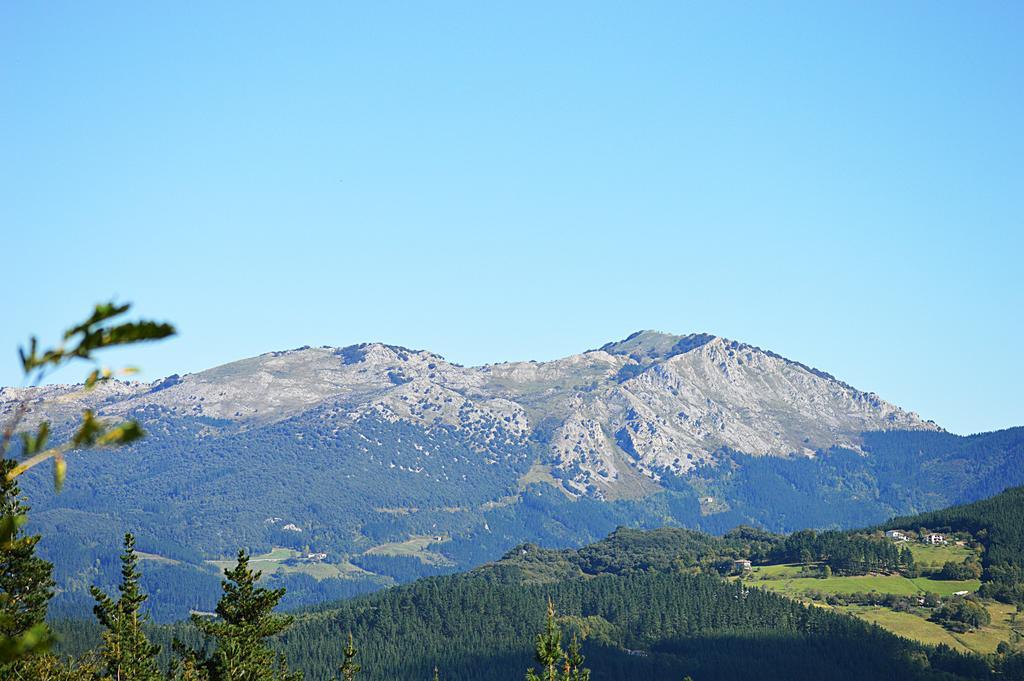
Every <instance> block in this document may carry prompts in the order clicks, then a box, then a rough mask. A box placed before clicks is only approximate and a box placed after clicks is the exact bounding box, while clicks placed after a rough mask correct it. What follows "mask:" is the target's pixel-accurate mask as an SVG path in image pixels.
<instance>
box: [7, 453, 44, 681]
mask: <svg viewBox="0 0 1024 681" xmlns="http://www.w3.org/2000/svg"><path fill="white" fill-rule="evenodd" d="M16 466H17V462H16V461H13V460H11V459H6V458H0V519H2V521H3V526H4V528H5V531H4V533H3V535H4V536H2V537H0V642H3V643H4V644H5V645H3V646H0V672H5V670H6V671H7V672H9V671H10V668H9V667H5V666H4V663H5V662H6V661H9V660H13V659H16V658H18V657H22V654H23V653H24V652H25V651H27V650H32V649H38V648H39V647H41V644H43V643H44V642H45V641H47V640H48V639H49V638H50V634H49V629H48V627H47V626H46V608H47V605H48V604H49V602H50V598H51V597H52V596H53V587H54V581H53V577H52V573H53V565H52V564H50V563H49V562H47V561H45V560H43V559H42V558H39V557H37V556H36V544H38V543H39V539H40V536H39V535H32V536H26V535H23V534H22V532H21V530H20V529H19V528H20V526H21V525H22V524H23V523H24V522H25V518H26V517H27V514H28V511H29V506H28V505H27V504H26V503H25V502H24V499H23V498H22V496H21V489H20V488H19V486H18V479H17V478H16V477H14V478H9V477H8V473H10V472H11V471H12V470H13V469H14V468H15V467H16Z"/></svg>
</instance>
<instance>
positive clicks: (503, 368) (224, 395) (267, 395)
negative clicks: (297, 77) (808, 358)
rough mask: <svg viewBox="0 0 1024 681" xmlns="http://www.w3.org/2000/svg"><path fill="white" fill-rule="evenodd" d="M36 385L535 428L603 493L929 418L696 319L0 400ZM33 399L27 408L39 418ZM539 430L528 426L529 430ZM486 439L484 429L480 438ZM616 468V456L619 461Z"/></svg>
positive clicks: (571, 488) (58, 405)
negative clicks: (484, 349)
mask: <svg viewBox="0 0 1024 681" xmlns="http://www.w3.org/2000/svg"><path fill="white" fill-rule="evenodd" d="M23 396H28V397H30V398H31V399H32V400H33V401H36V400H40V399H41V400H50V404H48V405H47V411H46V416H47V417H49V418H54V419H55V420H57V421H59V420H61V418H62V417H63V418H71V417H72V416H74V415H75V414H76V413H77V411H78V410H80V409H82V408H86V407H89V408H94V409H96V411H97V412H98V413H99V414H101V415H107V416H121V415H125V414H129V413H131V412H133V411H135V410H139V409H143V408H147V407H157V408H162V409H165V410H168V411H169V412H170V413H171V414H174V415H175V416H179V417H180V416H193V417H205V418H210V419H215V420H217V421H219V422H221V423H219V427H221V428H225V429H227V430H230V429H232V428H233V427H234V428H247V427H251V426H253V425H254V424H255V425H263V424H269V423H275V422H280V421H282V420H284V419H287V418H289V417H292V416H295V415H297V414H300V413H303V412H305V411H309V410H312V409H315V408H319V407H323V406H324V405H325V404H327V403H328V402H330V403H334V404H336V406H337V407H338V409H339V412H337V413H335V414H333V416H337V415H338V413H340V411H341V410H344V411H345V413H346V414H347V415H348V416H349V418H350V420H351V419H356V418H359V417H361V416H365V415H367V414H369V413H373V414H375V415H377V416H380V417H382V418H385V419H388V420H405V421H410V422H413V423H418V424H419V425H422V426H425V427H430V426H434V425H446V426H451V427H454V428H462V427H467V426H470V427H472V426H473V425H474V424H475V425H476V426H479V427H481V428H486V429H488V430H489V431H490V433H491V434H490V436H491V437H494V436H495V433H496V432H497V431H498V430H501V431H502V432H503V434H504V436H507V437H511V438H513V439H514V440H517V441H518V442H520V443H523V442H526V441H531V440H538V439H543V440H546V443H545V446H546V448H547V454H548V455H549V458H550V459H551V461H552V463H553V464H554V465H555V466H556V468H558V469H559V470H561V471H563V472H564V473H566V475H564V476H562V478H561V479H562V481H563V483H564V487H565V488H566V490H567V491H568V492H570V493H571V494H592V495H597V496H603V495H608V494H611V495H612V496H614V495H616V494H617V493H618V491H617V490H616V487H617V486H618V485H617V483H618V482H619V481H620V478H622V476H626V477H631V476H632V474H633V473H635V474H637V475H640V476H642V477H645V478H648V479H650V480H651V481H653V482H655V483H657V482H659V481H660V480H661V478H662V477H663V476H664V475H684V474H686V473H687V472H689V471H691V470H693V469H694V468H696V467H697V466H699V465H702V464H708V463H711V464H714V463H715V461H716V457H715V452H716V451H718V450H720V449H722V448H723V447H725V448H729V449H733V450H737V451H743V452H746V453H749V454H753V455H773V456H794V455H803V456H813V455H814V452H815V451H816V450H818V449H822V448H827V447H830V446H844V447H849V448H852V449H859V448H860V440H859V434H860V433H861V432H865V431H872V430H941V428H939V427H938V426H937V425H936V424H934V423H932V422H930V421H925V420H923V419H921V417H920V416H918V415H917V414H916V413H914V412H909V411H905V410H903V409H901V408H899V407H896V406H895V405H892V404H890V403H888V402H885V401H884V400H882V399H881V398H879V397H878V396H877V395H876V394H875V393H872V392H865V391H861V390H858V389H856V388H853V387H852V386H850V385H849V384H847V383H844V382H842V381H839V380H838V379H836V378H835V377H834V376H832V375H831V374H828V373H826V372H824V371H821V370H818V369H814V368H811V367H808V366H807V365H804V364H802V363H800V362H796V361H793V360H789V359H786V358H784V357H782V356H781V355H778V354H776V353H773V352H771V351H766V350H762V349H760V348H758V347H756V346H753V345H749V344H746V343H740V342H737V341H731V340H729V339H726V338H722V337H719V336H714V335H712V334H707V333H696V334H688V335H684V336H676V335H671V334H665V333H661V332H654V331H638V332H635V333H633V334H630V335H629V336H627V337H626V338H625V339H623V340H620V341H613V342H610V343H606V344H604V345H603V346H601V347H600V348H598V349H594V350H588V351H585V352H583V353H579V354H576V355H570V356H568V357H564V358H559V359H555V360H550V361H545V362H537V361H525V362H504V363H497V364H485V365H481V366H478V367H463V366H460V365H457V364H453V363H451V362H448V361H447V360H445V359H444V358H443V357H442V356H441V355H439V354H436V353H433V352H430V351H426V350H411V349H409V348H405V347H402V346H398V345H388V344H383V343H361V344H357V345H350V346H346V347H341V348H333V347H328V346H322V347H317V348H313V347H310V346H303V347H300V348H296V349H293V350H284V351H273V352H268V353H264V354H262V355H257V356H255V357H250V358H244V359H241V360H236V361H234V362H229V363H227V364H223V365H219V366H216V367H213V368H210V369H206V370H204V371H200V372H197V373H194V374H185V375H181V376H179V375H177V374H175V375H172V376H169V377H166V378H163V379H158V380H156V381H153V382H150V383H142V382H110V383H107V384H105V385H103V386H101V387H100V388H98V389H96V390H94V391H91V392H89V393H84V394H77V395H76V387H75V386H67V385H55V386H44V387H42V388H37V389H28V390H19V389H11V388H5V389H0V410H9V409H10V404H11V403H12V402H13V401H14V400H16V399H20V398H21V397H23ZM41 416H42V415H41V414H37V417H41ZM545 430H547V431H551V432H547V433H545V432H543V431H545ZM484 439H485V440H486V436H485V438H484ZM630 469H632V470H630Z"/></svg>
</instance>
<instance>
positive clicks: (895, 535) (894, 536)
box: [885, 530, 907, 541]
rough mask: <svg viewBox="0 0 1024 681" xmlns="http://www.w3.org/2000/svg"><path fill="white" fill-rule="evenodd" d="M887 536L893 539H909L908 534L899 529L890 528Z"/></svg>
mask: <svg viewBox="0 0 1024 681" xmlns="http://www.w3.org/2000/svg"><path fill="white" fill-rule="evenodd" d="M885 536H886V537H888V538H889V539H892V540H893V541H907V535H906V534H904V533H903V532H901V531H899V530H889V531H887V532H886V533H885Z"/></svg>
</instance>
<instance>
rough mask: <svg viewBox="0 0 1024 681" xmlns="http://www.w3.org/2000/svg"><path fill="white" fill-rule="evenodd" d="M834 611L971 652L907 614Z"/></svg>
mask: <svg viewBox="0 0 1024 681" xmlns="http://www.w3.org/2000/svg"><path fill="white" fill-rule="evenodd" d="M836 610H838V611H840V612H846V613H849V614H851V615H856V616H857V617H859V618H861V619H863V620H867V621H868V622H872V623H874V624H877V625H878V626H880V627H882V628H883V629H888V630H889V631H892V632H894V633H897V634H899V635H900V636H906V637H907V638H912V639H915V640H917V641H920V642H921V643H929V644H932V645H938V644H940V643H945V644H946V645H948V646H949V647H951V648H953V649H955V650H959V651H961V652H966V651H969V650H971V648H969V647H968V646H966V645H964V644H963V643H962V642H961V641H960V640H958V639H957V638H956V637H954V635H953V634H952V633H950V632H949V631H946V630H945V629H944V628H942V627H941V626H940V625H938V624H936V623H935V622H929V621H928V620H926V619H925V618H923V617H918V616H917V615H914V614H911V613H909V612H896V611H894V610H890V609H889V608H883V607H881V606H859V605H858V606H847V607H843V608H836ZM993 648H994V646H993Z"/></svg>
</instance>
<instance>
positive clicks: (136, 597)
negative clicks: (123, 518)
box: [89, 534, 163, 681]
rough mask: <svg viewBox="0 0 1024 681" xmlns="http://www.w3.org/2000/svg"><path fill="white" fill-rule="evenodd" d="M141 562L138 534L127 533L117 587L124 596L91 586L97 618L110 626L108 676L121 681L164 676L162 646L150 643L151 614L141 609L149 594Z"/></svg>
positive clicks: (106, 649) (105, 650)
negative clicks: (148, 624) (159, 659)
mask: <svg viewBox="0 0 1024 681" xmlns="http://www.w3.org/2000/svg"><path fill="white" fill-rule="evenodd" d="M138 563H139V559H138V556H137V555H136V554H135V537H133V536H132V535H131V534H126V535H125V536H124V553H122V554H121V585H120V586H118V588H117V590H118V593H119V594H120V597H119V598H118V599H117V600H116V601H115V600H114V599H112V598H111V597H110V596H108V595H107V594H105V593H103V591H101V590H100V589H98V588H97V587H95V586H94V587H92V588H91V589H90V590H89V591H90V592H91V593H92V596H93V598H95V599H96V606H95V607H94V608H93V612H95V613H96V619H98V620H99V622H100V624H102V625H103V627H104V628H105V629H106V631H105V632H103V646H102V649H101V651H100V655H101V656H102V658H103V662H104V664H105V666H106V674H105V676H107V677H109V678H111V679H116V680H117V681H129V680H130V681H157V680H159V679H161V678H163V677H162V676H161V674H160V671H159V667H158V666H157V660H156V658H157V655H158V654H159V653H160V646H158V645H154V644H152V643H150V642H149V639H148V638H147V637H146V634H145V632H144V631H143V630H142V626H143V624H145V623H146V622H147V621H148V619H149V617H148V615H146V614H144V613H141V612H140V608H141V607H142V604H143V603H144V602H145V601H146V594H144V593H142V590H141V589H140V587H139V579H140V577H141V576H142V575H141V574H140V573H139V570H138Z"/></svg>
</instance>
